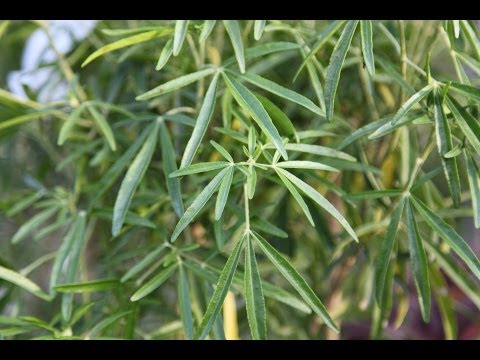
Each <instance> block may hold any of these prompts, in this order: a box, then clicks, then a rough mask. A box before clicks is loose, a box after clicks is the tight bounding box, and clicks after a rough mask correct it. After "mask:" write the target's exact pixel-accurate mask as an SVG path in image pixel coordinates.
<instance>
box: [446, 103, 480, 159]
mask: <svg viewBox="0 0 480 360" xmlns="http://www.w3.org/2000/svg"><path fill="white" fill-rule="evenodd" d="M445 101H446V104H447V106H448V108H449V109H450V111H451V112H452V114H453V116H454V117H455V120H456V121H457V124H458V126H459V127H460V129H461V130H462V132H463V134H464V135H465V136H466V137H467V139H468V142H469V143H470V145H472V146H473V147H474V149H475V151H476V152H477V154H479V155H480V125H479V124H478V121H477V119H475V118H474V117H473V116H472V115H471V114H470V113H469V112H468V111H466V110H465V109H463V108H462V107H461V106H460V104H459V103H458V102H457V101H456V100H455V99H454V98H453V97H451V96H449V95H448V96H447V97H446V98H445Z"/></svg>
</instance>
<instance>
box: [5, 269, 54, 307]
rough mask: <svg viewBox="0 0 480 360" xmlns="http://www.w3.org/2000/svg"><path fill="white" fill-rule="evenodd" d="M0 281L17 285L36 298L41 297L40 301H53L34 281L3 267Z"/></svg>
mask: <svg viewBox="0 0 480 360" xmlns="http://www.w3.org/2000/svg"><path fill="white" fill-rule="evenodd" d="M0 279H2V280H5V281H7V282H9V283H12V284H14V285H17V286H19V287H21V288H22V289H25V290H27V291H28V292H29V293H31V294H33V295H35V296H36V297H39V298H40V299H43V300H46V301H50V300H52V298H51V297H50V296H49V295H48V294H46V293H44V292H43V290H42V289H41V288H40V286H38V285H37V284H35V283H34V282H33V281H31V280H30V279H28V278H26V277H25V276H23V275H20V274H19V273H17V272H15V271H13V270H10V269H7V268H5V267H3V266H0Z"/></svg>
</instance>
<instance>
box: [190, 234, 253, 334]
mask: <svg viewBox="0 0 480 360" xmlns="http://www.w3.org/2000/svg"><path fill="white" fill-rule="evenodd" d="M244 241H245V236H243V237H242V238H241V239H240V240H239V241H237V244H236V245H235V248H234V249H233V251H232V253H231V254H230V256H229V258H228V260H227V263H226V264H225V267H224V268H223V270H222V272H221V274H220V277H219V279H218V283H217V287H216V288H215V292H214V293H213V296H212V298H211V300H210V302H209V304H208V307H207V310H206V312H205V315H204V316H203V319H202V322H201V323H200V326H199V327H198V329H197V332H196V333H195V337H194V338H195V339H200V340H202V339H205V337H206V336H207V334H208V333H209V332H210V330H211V328H212V326H213V324H214V322H215V320H216V319H217V316H218V314H219V313H220V310H221V309H222V306H223V302H224V300H225V296H226V295H227V292H228V290H229V289H230V284H231V283H232V279H233V276H234V274H235V270H236V268H237V264H238V260H239V258H240V253H241V252H242V248H243V243H244Z"/></svg>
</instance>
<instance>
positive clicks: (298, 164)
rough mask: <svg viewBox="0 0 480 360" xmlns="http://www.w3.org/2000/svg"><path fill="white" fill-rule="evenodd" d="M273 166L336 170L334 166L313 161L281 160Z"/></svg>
mask: <svg viewBox="0 0 480 360" xmlns="http://www.w3.org/2000/svg"><path fill="white" fill-rule="evenodd" d="M275 166H278V167H281V168H284V169H311V170H325V171H333V172H338V169H335V168H334V167H331V166H328V165H324V164H321V163H318V162H314V161H299V160H295V161H283V162H279V163H277V164H275Z"/></svg>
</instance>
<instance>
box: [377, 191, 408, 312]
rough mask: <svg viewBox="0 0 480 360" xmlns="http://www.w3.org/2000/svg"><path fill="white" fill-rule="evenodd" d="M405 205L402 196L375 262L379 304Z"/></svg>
mask: <svg viewBox="0 0 480 360" xmlns="http://www.w3.org/2000/svg"><path fill="white" fill-rule="evenodd" d="M404 205H405V198H404V197H402V198H401V199H400V202H399V203H398V205H397V206H396V208H395V210H394V211H393V213H392V217H391V219H390V224H389V225H388V228H387V232H386V233H385V239H384V240H383V242H382V246H381V247H380V252H379V253H378V255H377V260H376V262H375V296H376V299H377V303H378V304H379V306H380V305H381V304H382V303H383V294H384V289H385V281H386V279H387V272H388V266H389V264H390V258H391V256H392V250H393V247H394V244H395V237H396V235H397V230H398V224H399V223H400V219H401V217H402V212H403V207H404Z"/></svg>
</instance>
